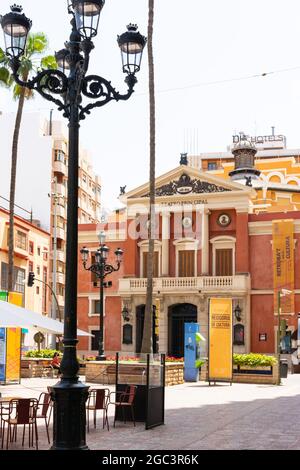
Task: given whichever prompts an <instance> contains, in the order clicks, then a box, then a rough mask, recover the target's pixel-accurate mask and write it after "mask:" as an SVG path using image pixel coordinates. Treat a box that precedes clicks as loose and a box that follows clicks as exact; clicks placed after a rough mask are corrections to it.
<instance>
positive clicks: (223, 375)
mask: <svg viewBox="0 0 300 470" xmlns="http://www.w3.org/2000/svg"><path fill="white" fill-rule="evenodd" d="M208 359H209V361H208V380H209V381H214V380H220V381H229V382H230V381H232V300H231V299H219V298H216V299H210V304H209V357H208Z"/></svg>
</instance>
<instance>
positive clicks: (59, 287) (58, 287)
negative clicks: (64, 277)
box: [57, 284, 65, 297]
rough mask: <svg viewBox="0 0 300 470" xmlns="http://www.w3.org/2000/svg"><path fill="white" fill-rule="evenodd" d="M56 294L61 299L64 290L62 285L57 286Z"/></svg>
mask: <svg viewBox="0 0 300 470" xmlns="http://www.w3.org/2000/svg"><path fill="white" fill-rule="evenodd" d="M57 294H58V295H60V296H62V297H63V296H64V295H65V289H64V286H63V285H62V284H57Z"/></svg>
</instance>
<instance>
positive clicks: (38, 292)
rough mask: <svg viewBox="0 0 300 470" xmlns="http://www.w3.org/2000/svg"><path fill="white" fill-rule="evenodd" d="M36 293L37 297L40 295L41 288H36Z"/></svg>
mask: <svg viewBox="0 0 300 470" xmlns="http://www.w3.org/2000/svg"><path fill="white" fill-rule="evenodd" d="M36 293H37V295H39V294H40V288H39V286H36Z"/></svg>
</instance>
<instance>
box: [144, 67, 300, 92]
mask: <svg viewBox="0 0 300 470" xmlns="http://www.w3.org/2000/svg"><path fill="white" fill-rule="evenodd" d="M298 69H300V65H298V66H296V67H290V68H285V69H278V70H271V71H270V72H263V73H256V74H252V75H245V76H242V77H233V78H225V79H221V80H213V81H207V82H202V83H201V82H200V83H195V84H192V85H184V86H180V87H174V88H165V89H161V90H157V92H156V93H168V92H172V91H181V90H189V89H193V88H200V87H202V86H211V85H220V84H222V83H231V82H238V81H242V80H251V79H253V78H261V77H266V76H268V75H274V74H279V73H286V72H291V71H293V70H298ZM146 94H147V93H146V92H140V93H136V95H146Z"/></svg>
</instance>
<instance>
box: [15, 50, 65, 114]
mask: <svg viewBox="0 0 300 470" xmlns="http://www.w3.org/2000/svg"><path fill="white" fill-rule="evenodd" d="M20 64H21V63H20V60H19V59H18V58H16V57H15V58H13V59H11V61H10V66H11V69H12V75H13V77H14V80H15V82H16V83H17V84H18V85H20V86H21V87H25V88H29V89H30V90H36V91H37V92H38V93H39V94H40V95H41V96H42V97H43V98H45V99H46V100H48V101H52V102H53V103H55V104H56V106H57V107H58V110H59V111H64V117H69V114H68V112H67V106H66V104H65V103H63V102H62V101H60V100H59V99H57V98H54V96H52V95H50V94H49V93H53V94H55V95H63V94H65V93H66V91H67V88H68V78H67V77H66V76H65V74H64V73H63V72H61V71H60V70H54V69H50V70H42V71H41V72H39V73H38V74H37V75H36V77H34V78H32V79H31V80H28V81H26V82H25V81H23V80H22V79H21V78H20V75H19V72H18V71H19V68H20Z"/></svg>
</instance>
